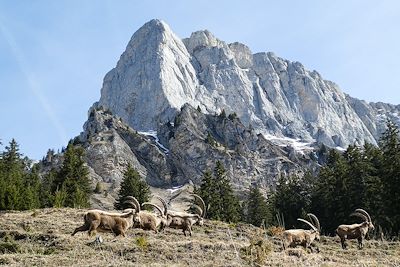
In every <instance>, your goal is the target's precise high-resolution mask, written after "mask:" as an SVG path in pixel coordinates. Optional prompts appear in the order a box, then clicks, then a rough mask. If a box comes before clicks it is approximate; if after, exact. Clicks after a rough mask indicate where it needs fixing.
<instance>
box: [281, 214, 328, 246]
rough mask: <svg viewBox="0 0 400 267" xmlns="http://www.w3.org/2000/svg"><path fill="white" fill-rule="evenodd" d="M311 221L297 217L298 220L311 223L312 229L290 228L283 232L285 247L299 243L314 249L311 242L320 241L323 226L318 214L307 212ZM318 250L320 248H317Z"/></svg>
mask: <svg viewBox="0 0 400 267" xmlns="http://www.w3.org/2000/svg"><path fill="white" fill-rule="evenodd" d="M307 215H308V217H309V218H310V221H306V220H304V219H300V218H297V220H298V221H301V222H304V223H306V224H307V225H309V226H310V227H311V228H312V230H305V229H290V230H286V231H284V232H283V233H282V236H283V249H286V248H288V247H296V246H298V245H301V246H303V247H304V248H305V249H307V248H310V249H311V250H312V247H311V244H312V242H313V241H314V240H317V241H319V239H320V231H321V226H320V224H319V220H318V218H317V216H315V215H314V214H312V213H308V214H307ZM317 251H319V250H318V248H317Z"/></svg>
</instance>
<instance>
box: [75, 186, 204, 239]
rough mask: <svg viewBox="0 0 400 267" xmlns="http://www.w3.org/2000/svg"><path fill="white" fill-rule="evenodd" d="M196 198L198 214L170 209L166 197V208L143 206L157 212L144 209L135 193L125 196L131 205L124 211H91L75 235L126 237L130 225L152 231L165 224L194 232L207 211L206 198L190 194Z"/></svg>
mask: <svg viewBox="0 0 400 267" xmlns="http://www.w3.org/2000/svg"><path fill="white" fill-rule="evenodd" d="M191 195H192V196H193V197H194V198H195V199H197V200H198V201H199V203H200V205H201V206H202V207H199V206H197V205H194V208H195V210H197V211H198V214H192V213H188V212H178V211H172V210H168V206H167V203H166V202H165V201H164V199H162V198H160V197H158V199H159V200H160V201H161V203H162V204H163V207H164V209H161V208H160V207H159V206H157V205H155V204H153V203H149V202H144V203H143V204H142V206H146V205H148V206H152V207H153V208H155V209H156V210H157V211H158V213H153V212H150V211H147V210H142V209H141V206H140V204H139V202H138V201H137V199H136V198H135V197H133V196H128V197H126V200H125V202H124V204H126V205H129V208H127V209H125V210H124V211H123V212H122V213H116V212H107V211H102V210H89V211H88V212H87V213H86V214H85V215H84V216H83V219H84V224H83V225H82V226H80V227H78V228H76V229H75V230H74V232H73V233H72V235H75V234H76V233H77V232H83V231H88V233H89V235H92V234H94V233H96V232H111V233H114V234H115V235H116V236H119V235H121V236H124V237H125V233H126V231H127V230H128V229H129V228H132V227H133V228H141V229H143V230H152V231H154V232H156V233H157V232H158V231H160V230H163V229H164V228H165V227H171V228H174V229H182V231H183V234H184V235H185V236H186V232H188V233H189V235H192V226H193V225H194V224H197V225H200V226H201V225H203V219H204V216H205V214H206V206H205V203H204V201H203V199H202V198H201V197H200V196H199V195H196V194H191Z"/></svg>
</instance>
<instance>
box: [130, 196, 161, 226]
mask: <svg viewBox="0 0 400 267" xmlns="http://www.w3.org/2000/svg"><path fill="white" fill-rule="evenodd" d="M126 198H127V199H128V201H126V202H125V203H126V204H129V205H130V206H131V207H133V208H134V210H135V215H134V217H133V227H135V228H141V229H143V230H153V231H154V232H156V233H157V232H158V228H159V227H161V228H163V227H165V224H166V220H167V219H166V216H164V215H162V214H163V213H162V211H161V209H160V208H159V207H158V206H157V205H154V204H152V203H148V202H145V203H143V204H142V205H152V206H153V207H155V208H156V209H158V210H159V211H160V213H161V215H157V214H155V213H151V212H149V211H145V210H141V208H140V204H139V202H138V201H137V199H136V198H135V197H132V196H128V197H126Z"/></svg>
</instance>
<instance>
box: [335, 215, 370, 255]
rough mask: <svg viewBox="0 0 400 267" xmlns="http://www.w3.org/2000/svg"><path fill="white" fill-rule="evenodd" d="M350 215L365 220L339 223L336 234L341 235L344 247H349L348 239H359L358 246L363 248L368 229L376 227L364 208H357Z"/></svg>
mask: <svg viewBox="0 0 400 267" xmlns="http://www.w3.org/2000/svg"><path fill="white" fill-rule="evenodd" d="M350 216H357V217H360V218H362V219H363V220H364V222H362V223H355V224H350V225H347V224H342V225H339V226H338V228H337V229H336V234H337V235H338V236H339V237H340V242H341V243H342V248H343V249H347V244H346V239H357V240H358V248H359V249H362V248H363V246H364V245H363V240H364V238H365V235H366V234H367V233H368V230H369V229H371V230H373V229H374V225H373V224H372V221H371V217H370V216H369V214H368V212H366V211H365V210H363V209H356V210H355V211H354V212H353V213H352V214H350Z"/></svg>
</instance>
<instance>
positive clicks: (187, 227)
mask: <svg viewBox="0 0 400 267" xmlns="http://www.w3.org/2000/svg"><path fill="white" fill-rule="evenodd" d="M191 195H192V196H193V197H194V198H195V199H196V200H198V202H199V203H200V205H201V206H202V207H199V206H197V205H193V207H194V209H195V210H196V211H197V212H198V214H192V213H188V212H178V211H172V210H168V209H167V204H166V202H165V201H164V200H163V199H162V198H159V199H160V201H161V202H162V203H163V205H164V212H165V215H166V216H167V225H168V226H169V227H171V228H174V229H182V231H183V234H184V235H185V236H186V232H188V233H189V235H190V236H191V235H192V226H193V225H194V224H197V225H200V226H201V225H203V223H204V217H205V215H206V205H205V203H204V200H203V199H202V198H201V197H200V196H199V195H196V194H191Z"/></svg>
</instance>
